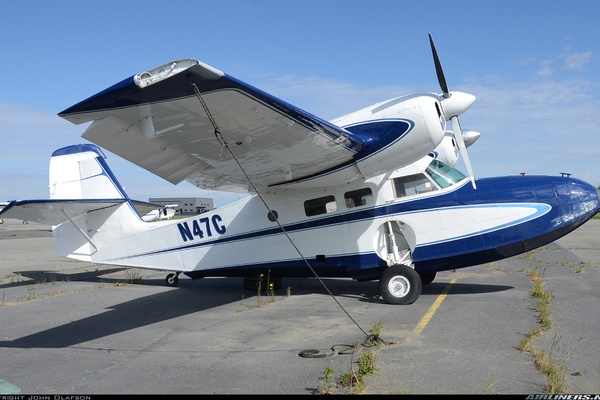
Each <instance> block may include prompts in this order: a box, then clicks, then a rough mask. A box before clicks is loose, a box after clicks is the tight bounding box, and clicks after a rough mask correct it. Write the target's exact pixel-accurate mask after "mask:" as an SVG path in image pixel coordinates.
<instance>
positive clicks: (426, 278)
mask: <svg viewBox="0 0 600 400" xmlns="http://www.w3.org/2000/svg"><path fill="white" fill-rule="evenodd" d="M419 276H420V277H421V283H422V284H423V285H429V284H430V283H431V282H433V280H434V279H435V272H422V273H420V274H419Z"/></svg>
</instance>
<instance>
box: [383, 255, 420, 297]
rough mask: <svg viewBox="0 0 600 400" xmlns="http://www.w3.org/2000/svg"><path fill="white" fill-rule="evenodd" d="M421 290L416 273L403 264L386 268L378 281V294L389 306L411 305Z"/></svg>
mask: <svg viewBox="0 0 600 400" xmlns="http://www.w3.org/2000/svg"><path fill="white" fill-rule="evenodd" d="M422 288H423V284H422V283H421V277H420V276H419V274H418V273H417V271H415V270H414V269H413V268H411V267H409V266H407V265H403V264H395V265H392V266H390V267H388V268H387V269H386V270H385V271H383V274H382V275H381V278H380V279H379V293H380V294H381V297H383V300H385V302H386V303H389V304H402V305H404V304H412V303H414V302H415V301H416V300H417V299H418V298H419V296H420V295H421V289H422Z"/></svg>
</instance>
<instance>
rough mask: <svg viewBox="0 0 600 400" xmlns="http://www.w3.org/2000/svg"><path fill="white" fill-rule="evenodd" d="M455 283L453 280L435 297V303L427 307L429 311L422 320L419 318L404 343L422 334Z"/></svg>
mask: <svg viewBox="0 0 600 400" xmlns="http://www.w3.org/2000/svg"><path fill="white" fill-rule="evenodd" d="M455 283H456V278H453V279H452V280H451V281H450V282H449V283H448V285H446V287H445V288H444V290H442V293H440V295H439V296H438V297H437V299H435V301H434V302H433V304H432V305H431V307H429V310H427V312H426V313H425V315H423V318H421V320H420V321H419V323H418V324H417V326H416V327H415V329H413V331H412V335H411V336H410V337H408V338H406V340H405V341H404V343H408V342H410V341H411V340H412V339H413V338H415V337H417V336H419V335H420V334H421V332H423V329H425V327H426V326H427V324H428V323H429V321H431V318H432V317H433V314H435V312H436V311H437V309H438V308H439V307H440V305H441V304H442V302H443V301H444V299H445V298H446V296H447V295H448V292H450V289H452V285H454V284H455Z"/></svg>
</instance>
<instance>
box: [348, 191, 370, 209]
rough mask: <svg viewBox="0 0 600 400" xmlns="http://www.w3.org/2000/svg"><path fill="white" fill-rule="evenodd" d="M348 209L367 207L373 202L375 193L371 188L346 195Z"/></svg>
mask: <svg viewBox="0 0 600 400" xmlns="http://www.w3.org/2000/svg"><path fill="white" fill-rule="evenodd" d="M344 200H345V201H346V208H354V207H360V206H365V205H367V204H371V203H372V202H373V192H372V191H371V189H369V188H365V189H358V190H353V191H351V192H346V193H344Z"/></svg>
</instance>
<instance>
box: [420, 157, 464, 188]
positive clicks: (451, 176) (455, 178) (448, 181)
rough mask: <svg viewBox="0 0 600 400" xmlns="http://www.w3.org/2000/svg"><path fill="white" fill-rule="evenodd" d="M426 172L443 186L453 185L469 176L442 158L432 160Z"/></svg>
mask: <svg viewBox="0 0 600 400" xmlns="http://www.w3.org/2000/svg"><path fill="white" fill-rule="evenodd" d="M426 172H427V174H429V176H431V178H433V180H434V181H435V182H436V183H437V184H438V185H440V186H441V187H442V188H447V187H448V186H452V185H454V184H456V183H458V182H460V181H462V180H463V179H465V178H466V177H467V176H466V175H465V174H463V173H462V172H460V171H459V170H457V169H455V168H452V167H451V166H449V165H448V164H444V163H443V162H441V161H440V160H432V161H431V164H429V166H428V167H427V170H426Z"/></svg>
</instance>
